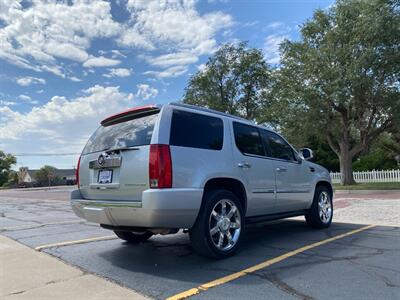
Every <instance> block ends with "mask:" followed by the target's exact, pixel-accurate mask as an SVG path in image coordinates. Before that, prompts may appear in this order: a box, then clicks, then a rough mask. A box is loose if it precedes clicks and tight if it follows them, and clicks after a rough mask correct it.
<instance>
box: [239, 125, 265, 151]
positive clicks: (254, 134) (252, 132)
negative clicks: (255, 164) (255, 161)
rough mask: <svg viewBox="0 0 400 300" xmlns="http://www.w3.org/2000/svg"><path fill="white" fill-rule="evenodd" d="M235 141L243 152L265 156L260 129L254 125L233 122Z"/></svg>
mask: <svg viewBox="0 0 400 300" xmlns="http://www.w3.org/2000/svg"><path fill="white" fill-rule="evenodd" d="M233 131H234V133H235V143H236V146H237V147H238V149H239V150H240V152H242V153H243V154H252V155H260V156H265V152H264V146H263V144H262V142H261V137H260V133H259V131H258V129H257V128H256V127H254V126H250V125H245V124H242V123H237V122H233Z"/></svg>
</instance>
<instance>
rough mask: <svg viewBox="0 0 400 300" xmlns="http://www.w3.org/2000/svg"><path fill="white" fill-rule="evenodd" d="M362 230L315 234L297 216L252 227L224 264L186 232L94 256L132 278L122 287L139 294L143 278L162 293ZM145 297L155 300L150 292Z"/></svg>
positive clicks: (341, 227)
mask: <svg viewBox="0 0 400 300" xmlns="http://www.w3.org/2000/svg"><path fill="white" fill-rule="evenodd" d="M362 226H363V225H358V224H346V223H333V224H332V226H331V227H330V228H327V229H324V230H316V229H313V228H310V227H309V226H307V224H306V223H305V221H304V219H303V220H302V219H299V218H297V219H285V220H279V221H274V222H268V223H260V224H255V225H250V226H247V227H246V235H245V238H244V240H243V244H242V247H241V249H240V251H239V252H238V253H237V254H236V255H235V256H233V257H229V258H226V259H222V260H215V259H210V258H205V257H202V256H200V255H198V254H197V253H196V252H194V250H193V249H192V248H191V246H190V240H189V236H188V234H183V233H178V234H176V235H169V236H156V237H153V238H151V239H150V240H149V241H148V242H146V243H143V244H140V245H131V244H128V243H125V242H122V241H121V243H120V244H119V246H117V247H113V248H112V249H108V250H106V251H99V252H97V253H96V255H99V256H100V257H101V258H102V259H103V260H106V261H108V262H109V263H110V264H112V265H113V266H114V267H115V269H117V270H120V271H122V270H123V273H124V274H130V279H127V278H125V277H126V276H125V277H124V279H123V284H124V285H127V286H129V287H132V288H133V289H138V286H139V291H140V281H141V280H142V279H143V278H145V280H146V285H147V289H150V290H151V286H152V285H153V284H154V289H157V287H158V288H160V285H161V283H162V284H163V285H164V289H169V288H171V289H172V290H175V289H177V291H179V290H180V291H182V290H185V288H191V287H195V286H197V285H199V284H203V283H206V282H209V281H211V280H214V279H217V278H220V277H222V276H226V275H228V274H231V273H234V272H237V271H240V270H243V269H245V268H248V267H250V266H253V265H255V264H259V263H261V262H263V261H265V260H268V259H271V258H274V257H277V256H280V255H282V254H284V253H287V252H289V251H292V250H295V249H297V248H300V247H303V246H305V245H308V244H312V243H315V242H318V241H321V240H324V239H327V238H330V237H333V236H336V235H339V234H342V233H345V232H348V231H351V230H354V229H357V228H360V227H362ZM121 277H122V276H121ZM113 279H114V280H115V278H114V277H113ZM117 280H118V279H117ZM148 280H153V282H152V281H150V282H149V281H148ZM138 282H139V283H138ZM171 282H179V285H178V287H172V286H168V283H169V284H170V283H171ZM165 285H166V286H165ZM145 294H148V295H150V296H153V297H156V295H154V294H152V293H151V292H150V293H147V292H146V293H145ZM169 294H172V293H171V292H170V293H169Z"/></svg>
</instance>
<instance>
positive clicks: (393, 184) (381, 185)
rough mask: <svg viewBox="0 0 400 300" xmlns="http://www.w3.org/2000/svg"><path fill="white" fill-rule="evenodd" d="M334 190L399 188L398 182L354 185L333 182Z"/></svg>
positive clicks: (399, 183)
mask: <svg viewBox="0 0 400 300" xmlns="http://www.w3.org/2000/svg"><path fill="white" fill-rule="evenodd" d="M333 187H334V189H336V190H400V182H371V183H357V184H355V185H340V184H338V183H335V184H333Z"/></svg>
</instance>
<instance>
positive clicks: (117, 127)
mask: <svg viewBox="0 0 400 300" xmlns="http://www.w3.org/2000/svg"><path fill="white" fill-rule="evenodd" d="M157 117H158V113H156V114H151V115H147V116H144V117H141V118H135V119H131V120H128V121H125V122H121V123H117V124H114V125H109V126H100V127H99V128H98V129H97V130H96V131H95V133H94V134H93V135H92V136H91V137H90V139H89V141H88V142H87V144H86V146H85V148H84V149H83V153H82V154H88V153H93V152H97V151H105V150H109V149H115V148H124V147H135V146H143V145H149V144H150V141H151V136H152V134H153V129H154V124H155V123H156V120H157Z"/></svg>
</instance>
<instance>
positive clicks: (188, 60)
mask: <svg viewBox="0 0 400 300" xmlns="http://www.w3.org/2000/svg"><path fill="white" fill-rule="evenodd" d="M197 61H198V57H197V56H196V55H193V54H192V53H190V52H177V53H171V54H165V55H160V56H158V57H148V58H147V62H148V63H149V64H151V65H153V66H159V67H170V66H177V65H178V66H180V65H189V64H192V63H196V62H197Z"/></svg>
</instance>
